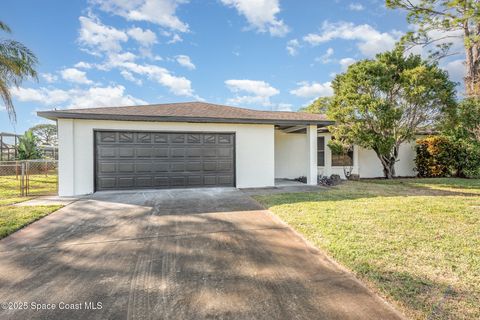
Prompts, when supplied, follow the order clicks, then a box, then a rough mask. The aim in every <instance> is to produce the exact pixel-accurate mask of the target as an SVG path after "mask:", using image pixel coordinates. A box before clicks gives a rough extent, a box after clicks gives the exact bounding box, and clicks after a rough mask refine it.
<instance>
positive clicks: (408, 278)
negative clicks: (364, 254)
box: [354, 263, 479, 319]
mask: <svg viewBox="0 0 480 320" xmlns="http://www.w3.org/2000/svg"><path fill="white" fill-rule="evenodd" d="M354 269H356V270H357V274H358V275H359V277H360V278H362V279H364V280H366V281H368V282H370V283H373V284H374V285H375V287H376V288H378V289H380V291H381V292H382V293H383V294H384V295H386V296H388V297H389V298H390V299H391V300H394V301H396V302H397V304H399V305H400V306H401V307H402V308H403V309H407V310H408V315H409V316H411V317H412V318H419V319H455V318H460V317H459V316H461V317H462V319H463V318H464V319H476V317H478V316H479V314H478V313H477V314H475V311H473V312H474V314H468V313H469V312H472V310H474V308H473V307H472V308H471V309H468V310H458V309H456V307H457V308H458V307H459V305H460V304H461V303H459V300H464V297H472V296H473V295H474V294H475V293H474V292H462V291H461V290H459V289H458V288H454V287H452V286H451V285H450V284H448V283H444V282H440V281H433V280H431V279H428V278H422V277H419V276H417V275H413V274H411V273H408V272H399V271H387V270H382V269H381V268H378V267H376V266H372V265H369V264H366V263H365V264H363V265H357V266H355V267H354ZM460 308H461V306H460Z"/></svg>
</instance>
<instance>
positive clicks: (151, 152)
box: [38, 102, 414, 196]
mask: <svg viewBox="0 0 480 320" xmlns="http://www.w3.org/2000/svg"><path fill="white" fill-rule="evenodd" d="M38 115H39V116H42V117H45V118H48V119H51V120H56V121H57V125H58V145H59V194H60V195H61V196H72V195H81V194H89V193H92V192H95V191H103V190H129V189H146V188H178V187H216V186H231V187H238V188H249V187H269V186H274V185H275V179H279V178H289V179H293V178H296V177H299V176H306V177H307V183H308V184H316V183H317V174H323V175H330V174H333V173H338V174H340V175H342V176H343V171H344V168H345V167H347V166H350V165H351V169H352V172H353V173H358V174H359V175H360V176H361V177H381V176H382V167H381V165H380V161H379V160H378V159H377V158H376V156H375V154H374V153H373V152H372V151H368V150H364V149H361V148H357V147H355V148H354V149H353V151H352V152H351V153H350V154H348V155H346V156H344V157H338V156H335V155H332V153H331V152H330V149H329V148H328V146H327V143H328V140H329V139H330V138H331V137H330V134H329V133H328V132H327V131H326V127H327V126H328V125H331V124H332V122H331V121H329V120H327V119H326V117H325V115H319V114H308V113H299V112H279V111H278V112H277V111H259V110H250V109H244V108H236V107H229V106H223V105H216V104H210V103H203V102H188V103H171V104H156V105H146V106H128V107H107V108H91V109H69V110H54V111H41V112H38ZM413 158H414V151H413V149H412V146H411V145H408V144H406V145H404V146H402V149H401V152H400V161H399V162H398V164H397V173H398V175H402V176H409V175H414V163H413Z"/></svg>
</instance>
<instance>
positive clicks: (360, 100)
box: [328, 47, 455, 178]
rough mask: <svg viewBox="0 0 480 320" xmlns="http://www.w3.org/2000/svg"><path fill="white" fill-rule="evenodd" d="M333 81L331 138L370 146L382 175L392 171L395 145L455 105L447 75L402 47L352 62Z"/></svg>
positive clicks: (392, 173)
mask: <svg viewBox="0 0 480 320" xmlns="http://www.w3.org/2000/svg"><path fill="white" fill-rule="evenodd" d="M332 86H333V89H334V92H335V95H334V100H333V103H332V105H331V107H330V108H329V110H328V115H329V118H330V119H332V120H335V122H336V123H335V125H334V126H332V127H331V128H330V130H331V132H332V134H333V136H334V137H335V140H334V141H336V143H338V144H342V145H352V144H356V145H359V146H361V147H363V148H367V149H372V150H373V151H375V153H376V154H377V156H378V158H379V159H380V162H381V163H382V165H383V171H384V175H385V177H386V178H392V177H394V176H395V166H394V165H395V162H396V161H397V158H398V152H399V147H400V145H401V144H402V143H403V142H406V141H411V140H413V139H414V138H415V135H416V133H417V132H418V130H420V129H422V128H425V127H427V126H429V125H431V124H432V123H433V121H435V119H436V117H438V116H439V115H440V114H442V112H444V111H446V110H447V109H449V108H452V107H454V105H455V84H454V83H452V82H451V81H450V80H449V79H448V74H447V73H446V72H445V71H443V70H441V69H440V68H439V67H438V66H437V64H436V63H434V62H428V61H425V60H422V58H421V57H420V56H419V55H412V54H410V55H409V56H406V55H405V53H404V49H403V47H397V48H396V49H395V50H393V51H389V52H385V53H381V54H378V55H377V56H376V58H375V59H373V60H362V61H359V62H357V63H355V64H353V65H351V66H350V67H349V68H348V70H347V72H345V73H343V74H340V75H337V77H336V78H335V79H334V81H333V85H332Z"/></svg>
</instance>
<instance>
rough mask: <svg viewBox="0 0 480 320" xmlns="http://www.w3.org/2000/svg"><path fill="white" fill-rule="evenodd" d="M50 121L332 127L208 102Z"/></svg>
mask: <svg viewBox="0 0 480 320" xmlns="http://www.w3.org/2000/svg"><path fill="white" fill-rule="evenodd" d="M38 115H39V116H41V117H45V118H48V119H58V118H66V119H98V120H130V121H172V122H217V123H222V122H223V123H225V122H226V123H269V124H270V123H271V124H322V125H326V124H330V121H328V120H327V118H326V116H325V115H323V114H311V113H302V112H286V111H260V110H252V109H245V108H237V107H230V106H224V105H218V104H212V103H205V102H183V103H166V104H152V105H145V106H128V107H104V108H89V109H68V110H52V111H40V112H38Z"/></svg>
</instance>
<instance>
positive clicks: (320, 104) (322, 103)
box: [298, 97, 333, 114]
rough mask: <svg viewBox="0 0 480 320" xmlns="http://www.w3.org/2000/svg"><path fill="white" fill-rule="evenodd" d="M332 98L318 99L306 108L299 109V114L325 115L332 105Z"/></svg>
mask: <svg viewBox="0 0 480 320" xmlns="http://www.w3.org/2000/svg"><path fill="white" fill-rule="evenodd" d="M332 100H333V98H332V97H320V98H318V99H316V100H315V101H313V102H312V103H311V104H309V105H308V106H306V107H303V108H301V109H300V110H298V111H300V112H308V113H321V114H326V113H327V111H328V108H329V106H330V104H331V103H332Z"/></svg>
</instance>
